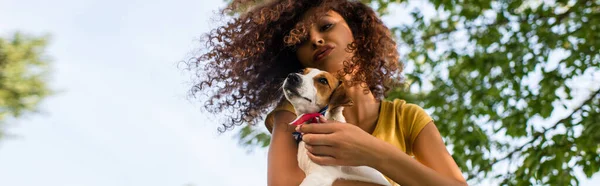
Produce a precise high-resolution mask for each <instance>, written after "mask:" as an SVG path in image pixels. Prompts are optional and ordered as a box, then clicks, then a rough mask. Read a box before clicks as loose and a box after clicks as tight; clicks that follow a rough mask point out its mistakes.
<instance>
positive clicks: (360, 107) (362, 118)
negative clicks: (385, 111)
mask: <svg viewBox="0 0 600 186" xmlns="http://www.w3.org/2000/svg"><path fill="white" fill-rule="evenodd" d="M346 91H347V92H346V94H347V95H348V96H349V97H350V98H351V99H352V101H353V102H354V106H351V107H346V108H344V117H345V118H346V122H348V123H351V124H354V125H357V126H358V127H360V128H361V129H363V130H364V131H366V132H368V133H373V130H375V126H376V125H377V120H378V118H379V107H380V104H381V102H380V101H377V99H375V96H373V94H372V93H371V92H369V93H367V94H365V93H364V90H363V87H361V86H359V85H356V86H353V87H351V88H348V89H346Z"/></svg>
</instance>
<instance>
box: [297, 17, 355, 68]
mask: <svg viewBox="0 0 600 186" xmlns="http://www.w3.org/2000/svg"><path fill="white" fill-rule="evenodd" d="M314 14H315V11H314V9H312V10H310V11H307V12H306V13H305V15H304V18H303V19H305V20H306V19H308V18H309V16H312V15H314ZM316 20H317V21H316V22H315V23H314V24H313V25H311V27H310V29H309V30H308V35H307V38H306V40H304V41H303V42H302V43H300V45H299V46H298V48H297V51H296V56H297V57H298V60H299V61H300V63H302V65H303V66H304V67H311V68H317V69H321V70H324V71H328V72H330V73H335V72H337V71H338V70H341V69H342V68H343V67H344V65H343V62H344V60H349V59H350V58H351V57H352V53H349V52H347V51H346V48H347V47H348V45H349V44H350V43H352V42H353V41H354V37H353V35H352V31H351V30H350V27H348V24H347V23H346V21H345V20H344V18H343V17H342V16H341V15H340V14H338V13H337V12H335V11H329V12H327V14H326V15H325V16H323V17H319V18H317V19H316Z"/></svg>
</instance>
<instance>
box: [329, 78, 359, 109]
mask: <svg viewBox="0 0 600 186" xmlns="http://www.w3.org/2000/svg"><path fill="white" fill-rule="evenodd" d="M352 105H354V101H352V99H350V97H349V96H348V95H347V94H346V85H344V83H342V82H340V84H339V86H338V87H337V88H336V89H335V90H333V93H331V98H330V99H329V107H330V108H331V109H334V108H336V107H340V106H344V107H348V106H352Z"/></svg>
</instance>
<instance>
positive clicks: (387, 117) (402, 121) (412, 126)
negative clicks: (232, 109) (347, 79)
mask: <svg viewBox="0 0 600 186" xmlns="http://www.w3.org/2000/svg"><path fill="white" fill-rule="evenodd" d="M280 110H287V111H290V112H292V113H295V111H294V107H293V106H292V105H291V104H290V103H289V102H288V101H286V100H284V101H282V102H280V104H279V105H277V107H276V108H275V109H274V110H273V111H271V112H270V113H269V114H268V115H267V118H266V120H265V125H266V127H267V129H268V130H269V132H272V127H273V113H275V112H276V111H280ZM432 120H433V119H432V118H431V117H430V116H429V114H427V112H425V110H424V109H423V108H421V107H419V106H418V105H415V104H411V103H406V101H404V100H401V99H395V100H393V101H388V100H382V101H381V108H380V112H379V118H378V120H377V125H376V126H375V130H374V131H373V133H372V134H371V135H373V136H374V137H376V138H379V139H381V140H383V141H385V142H388V143H390V144H392V145H394V146H396V147H398V148H399V149H400V150H402V151H404V152H406V154H408V155H409V156H412V155H413V154H412V144H413V142H414V141H415V139H416V138H417V136H418V135H419V132H421V130H422V129H423V127H425V125H427V124H428V123H429V122H431V121H432ZM386 178H387V179H388V181H390V183H391V184H392V185H397V184H396V183H394V181H392V180H391V179H389V178H388V177H386Z"/></svg>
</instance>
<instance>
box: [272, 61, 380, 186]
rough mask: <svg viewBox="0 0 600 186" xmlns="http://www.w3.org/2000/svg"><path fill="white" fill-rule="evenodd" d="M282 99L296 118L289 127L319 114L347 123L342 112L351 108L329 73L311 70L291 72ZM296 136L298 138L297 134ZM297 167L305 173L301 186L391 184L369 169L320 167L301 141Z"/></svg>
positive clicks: (350, 102) (335, 80) (341, 87)
mask: <svg viewBox="0 0 600 186" xmlns="http://www.w3.org/2000/svg"><path fill="white" fill-rule="evenodd" d="M282 88H283V92H284V95H285V98H286V99H287V100H288V101H289V102H290V103H291V104H292V105H293V106H294V109H295V110H296V115H297V116H298V117H297V118H296V120H294V121H293V122H292V123H290V124H302V123H304V122H305V120H306V119H313V118H314V117H316V116H319V115H320V114H321V115H323V113H325V114H324V116H325V118H327V119H328V120H336V121H339V122H346V120H345V118H344V115H343V114H342V111H343V109H344V106H351V105H352V100H350V98H349V97H348V96H346V91H345V88H344V85H343V84H342V83H341V81H339V80H338V79H337V78H335V77H334V76H333V75H332V74H330V73H328V72H325V71H321V70H318V69H314V68H306V69H304V71H303V72H302V73H291V74H289V75H288V77H287V78H286V79H285V81H284V82H283V86H282ZM295 135H297V137H301V135H300V134H298V133H296V134H295ZM299 141H300V142H299V144H298V164H299V166H300V169H302V171H304V173H305V174H306V178H305V179H304V180H303V182H302V184H300V185H301V186H330V185H332V184H333V182H334V181H335V180H337V179H347V180H357V181H363V182H372V183H376V184H381V185H390V183H389V182H388V181H387V180H386V179H385V177H384V176H383V174H381V173H380V172H379V171H377V170H375V169H373V168H371V167H368V166H321V165H318V164H316V163H314V162H312V161H311V160H310V158H308V155H307V154H306V151H307V150H306V148H305V147H304V145H305V144H304V142H303V141H301V140H299Z"/></svg>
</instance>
